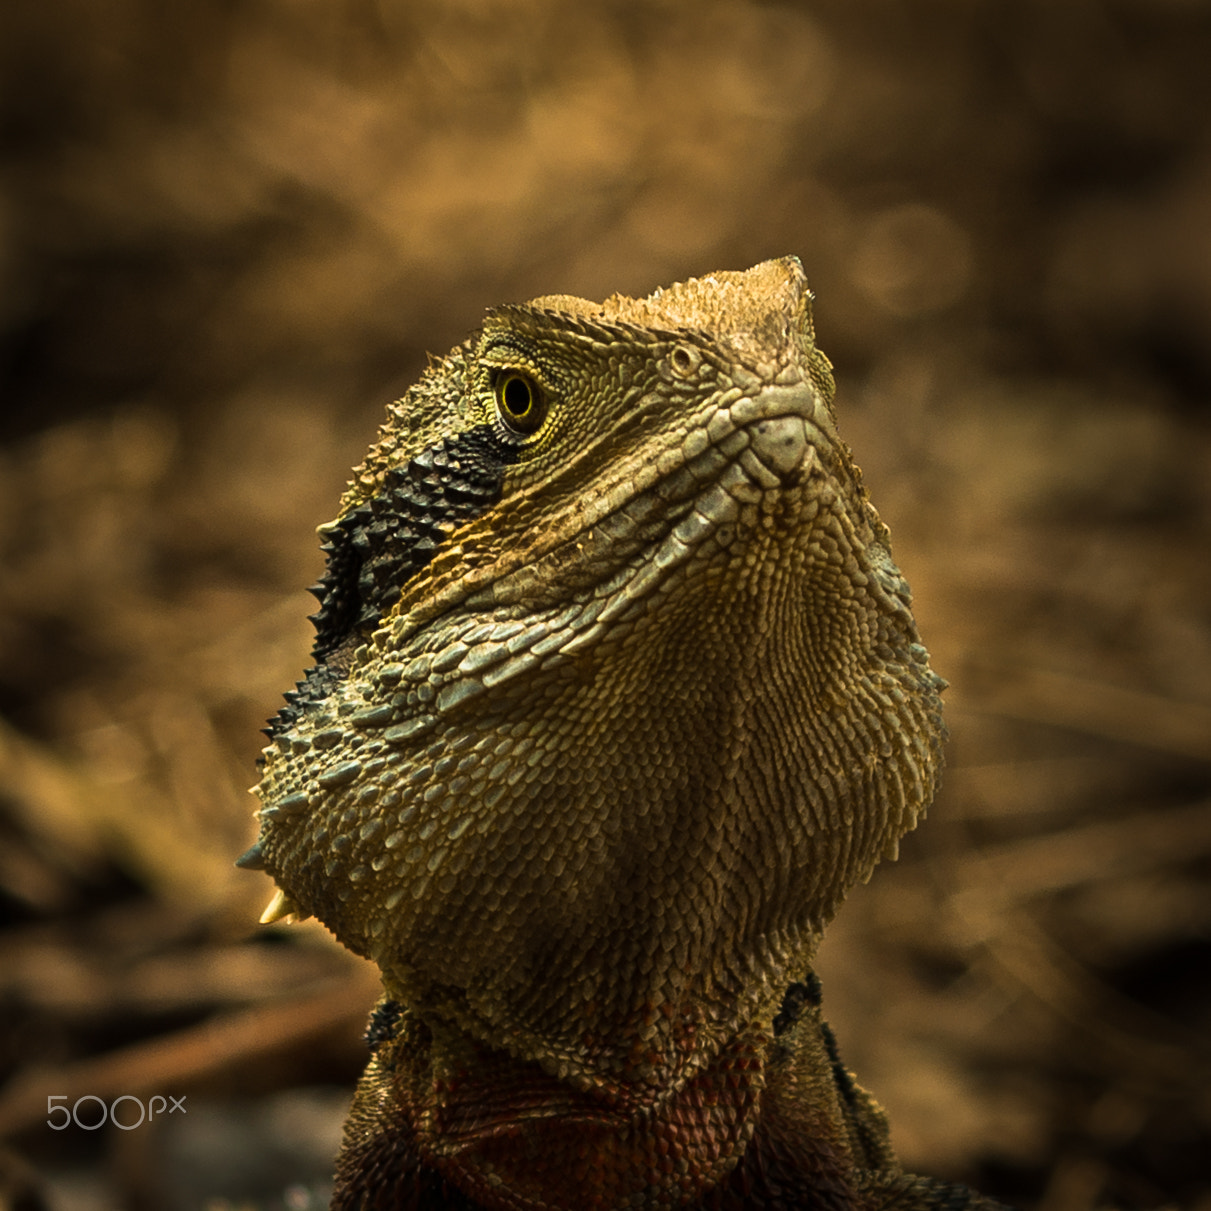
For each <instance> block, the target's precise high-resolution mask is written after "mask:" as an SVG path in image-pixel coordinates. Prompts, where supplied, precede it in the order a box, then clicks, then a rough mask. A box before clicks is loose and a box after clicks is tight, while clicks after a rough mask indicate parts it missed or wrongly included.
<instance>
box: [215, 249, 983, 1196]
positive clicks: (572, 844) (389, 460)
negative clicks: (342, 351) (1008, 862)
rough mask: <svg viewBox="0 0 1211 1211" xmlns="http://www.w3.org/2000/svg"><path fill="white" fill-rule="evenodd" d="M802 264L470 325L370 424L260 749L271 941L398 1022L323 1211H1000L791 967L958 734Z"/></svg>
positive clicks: (383, 1032) (359, 1098)
mask: <svg viewBox="0 0 1211 1211" xmlns="http://www.w3.org/2000/svg"><path fill="white" fill-rule="evenodd" d="M811 304H812V295H811V292H810V291H809V289H808V285H807V280H806V276H805V274H804V271H803V268H802V266H801V264H800V262H799V260H798V259H797V258H795V257H785V258H782V259H778V260H770V261H766V262H763V263H761V264H759V265H756V266H755V267H753V268H751V269H749V270H746V271H742V272H741V271H720V272H716V273H712V274H709V275H705V276H702V277H699V278H691V279H689V280H687V281H684V282H680V283H677V284H674V285H672V286H669V287H666V288H663V289H659V290H656V291H655V292H654V293H652V294H651V295H649V296H648V297H646V298H629V297H624V296H621V295H614V296H612V297H611V298H608V299H607V300H606V301H605V302H603V303H593V302H589V301H587V300H584V299H580V298H575V297H571V296H567V295H549V296H544V297H541V298H537V299H534V300H532V301H530V302H528V303H525V304H510V305H505V306H501V307H497V308H494V309H492V310H490V311H489V312H488V313H487V315H486V317H485V320H484V322H483V325H482V327H481V328H480V329H479V330H478V331H477V332H476V333H474V334H473V335H472V336H470V337H469V338H468V339H467V340H465V341H464V342H463V343H461V344H459V345H458V346H456V347H455V348H454V349H453V350H451V352H450V353H449V354H448V355H447V356H445V357H444V358H433V357H431V358H430V363H429V366H428V368H427V369H426V370H425V371H424V372H423V374H422V375H421V377H420V378H419V380H418V381H417V382H416V383H415V384H414V385H413V386H412V387H411V388H410V389H409V390H408V392H407V393H406V394H405V395H404V397H403V398H402V399H401V400H399V401H397V402H396V403H395V404H394V405H392V406H391V407H390V408H389V409H388V416H387V421H386V423H385V424H384V425H383V427H382V428H381V430H380V432H379V435H378V439H377V441H376V442H375V444H374V445H373V446H372V447H371V449H370V451H369V453H368V454H367V456H366V458H365V460H364V462H363V463H362V464H361V465H360V466H359V467H358V468H357V469H356V470H355V472H354V475H353V479H352V480H351V481H350V483H349V486H348V489H347V491H346V492H345V494H344V496H343V498H342V500H341V504H340V510H339V515H338V517H337V519H336V520H335V521H333V522H331V523H329V524H327V525H324V526H321V527H320V531H319V532H320V535H321V538H322V545H323V549H324V551H325V553H326V557H327V567H326V571H325V573H324V575H323V578H322V579H321V580H320V582H319V583H318V584H317V585H316V586H314V587H313V589H312V591H313V593H314V594H315V595H316V597H317V598H318V600H319V610H318V612H317V614H315V615H314V616H313V622H314V623H315V627H316V640H315V648H314V653H313V657H314V660H315V664H314V666H313V667H312V668H311V669H309V670H308V672H307V673H306V674H305V677H304V680H302V681H301V682H300V683H299V684H298V686H297V688H296V689H295V690H294V691H293V692H292V693H290V694H287V695H286V705H285V706H284V707H283V708H282V709H281V710H280V712H279V713H278V715H277V716H276V717H275V718H274V719H273V720H272V721H271V724H270V727H269V729H268V735H269V737H270V740H269V744H268V746H267V747H266V748H265V750H264V753H263V755H262V765H261V779H260V782H259V785H258V786H257V787H256V788H254V790H255V791H256V793H257V795H258V796H259V799H260V801H261V807H260V810H259V813H258V815H259V818H260V834H259V837H258V840H257V842H256V844H255V845H254V846H253V847H252V849H250V850H249V851H248V852H247V853H246V854H245V855H243V857H242V858H241V859H240V860H239V864H240V865H242V866H244V867H247V868H251V869H258V870H263V871H265V872H267V873H268V874H269V875H271V876H272V877H273V879H274V880H275V882H276V885H277V891H276V894H275V896H274V898H273V900H272V901H271V903H270V905H269V907H268V908H267V909H266V912H265V914H264V917H263V918H262V919H263V920H264V921H267V922H272V921H276V920H287V921H289V920H298V919H304V918H306V917H309V916H315V917H317V918H318V919H319V920H320V921H321V922H322V923H323V924H324V925H325V926H326V927H327V928H328V929H330V930H331V931H332V933H333V934H334V935H335V936H336V938H337V939H338V940H339V941H340V942H342V943H343V944H344V945H345V946H347V947H349V948H350V949H351V950H353V951H354V952H356V953H357V954H359V955H362V956H364V957H366V958H368V959H370V960H372V961H373V962H374V963H375V964H377V966H378V967H379V969H380V971H381V974H382V983H383V996H382V999H381V1001H380V1002H379V1005H378V1006H377V1008H376V1009H375V1011H374V1016H373V1017H372V1019H371V1025H370V1028H369V1030H368V1032H367V1041H368V1043H369V1045H370V1048H371V1051H372V1055H371V1059H370V1062H369V1065H368V1067H367V1070H366V1072H365V1074H364V1076H363V1077H362V1079H361V1081H360V1082H359V1085H358V1090H357V1093H356V1095H355V1100H354V1104H353V1108H352V1110H351V1112H350V1115H349V1118H348V1121H347V1123H346V1128H345V1138H344V1143H343V1146H342V1149H341V1153H340V1155H339V1157H338V1159H337V1172H336V1186H335V1193H334V1196H333V1203H332V1206H333V1207H334V1208H337V1209H338V1211H355V1209H360V1211H374V1209H386V1208H415V1209H417V1211H419V1209H421V1208H431V1207H450V1208H456V1209H457V1208H482V1209H485V1211H505V1209H509V1211H523V1209H524V1211H530V1209H542V1211H554V1209H557V1208H559V1209H563V1208H567V1209H578V1211H579V1209H594V1211H615V1209H621V1208H674V1207H695V1208H701V1209H703V1211H706V1209H715V1211H730V1209H731V1208H740V1207H745V1208H748V1207H753V1208H781V1207H810V1208H821V1209H830V1211H831V1209H834V1208H835V1209H838V1211H839V1209H841V1208H854V1209H856V1208H864V1209H865V1208H870V1209H873V1208H876V1207H884V1206H886V1207H892V1206H894V1207H897V1208H902V1209H906V1211H907V1209H913V1211H918V1209H919V1211H924V1209H926V1208H951V1209H956V1211H957V1209H958V1208H966V1207H970V1208H990V1207H994V1206H995V1205H996V1204H994V1203H992V1202H990V1201H988V1200H984V1199H982V1198H981V1197H980V1196H978V1195H976V1194H974V1193H972V1192H970V1191H969V1190H967V1188H966V1187H963V1186H957V1185H951V1184H948V1183H945V1182H942V1181H936V1180H932V1179H928V1178H921V1177H915V1176H913V1175H910V1174H906V1173H904V1172H903V1171H902V1170H901V1169H900V1167H899V1165H898V1164H897V1162H896V1159H895V1156H894V1154H893V1151H892V1149H891V1146H890V1143H889V1139H888V1129H887V1124H886V1120H885V1117H884V1115H883V1112H882V1111H881V1109H880V1108H879V1107H878V1105H877V1104H876V1103H875V1101H874V1100H873V1099H872V1098H871V1097H870V1096H869V1095H868V1094H867V1093H866V1092H865V1091H864V1090H863V1089H862V1088H861V1087H860V1086H858V1085H857V1084H856V1083H855V1080H854V1078H853V1076H852V1075H851V1074H850V1073H849V1072H848V1071H847V1070H846V1069H845V1067H844V1065H843V1064H842V1063H841V1061H840V1059H839V1057H838V1054H837V1048H836V1044H835V1040H834V1038H833V1036H832V1034H831V1032H830V1031H829V1029H828V1027H827V1025H826V1023H825V1021H824V1018H823V1017H822V1012H821V1004H820V990H819V982H818V980H817V979H816V977H815V975H814V973H813V970H812V962H813V957H814V955H815V953H816V950H817V948H818V946H819V943H820V939H821V936H822V933H823V930H824V928H825V926H826V925H827V923H828V922H829V920H830V919H831V918H832V916H833V915H834V913H835V912H836V911H837V909H838V907H839V905H840V903H841V901H842V899H843V898H844V896H845V894H846V892H847V891H848V890H849V889H850V888H851V887H852V886H853V885H854V884H855V883H857V882H858V881H861V880H865V879H867V878H869V876H870V874H871V872H872V870H873V868H874V867H875V865H876V864H877V863H878V862H879V861H880V860H881V859H884V858H891V857H894V856H895V855H896V853H897V851H898V844H899V839H900V837H901V836H902V834H904V833H905V832H906V831H908V830H909V829H911V828H913V827H914V825H915V824H916V822H917V821H918V819H919V818H920V816H921V815H922V813H923V812H924V811H925V810H926V808H927V806H928V805H929V803H930V801H931V800H932V798H933V795H934V791H935V788H936V786H937V783H938V779H939V775H940V769H941V765H942V745H943V740H944V734H945V728H944V724H943V721H942V713H941V691H942V689H943V688H944V686H945V682H944V681H943V680H942V679H941V678H940V677H939V676H938V675H937V674H936V673H935V672H934V671H933V670H932V669H931V667H930V665H929V658H928V653H927V651H926V649H925V647H924V646H922V644H921V641H920V638H919V636H918V632H917V628H916V625H915V622H914V618H913V614H912V610H911V595H910V591H909V588H908V585H907V583H906V582H905V580H904V578H903V576H902V575H901V573H900V571H899V570H898V568H897V567H896V565H895V563H894V562H893V560H892V556H891V548H890V541H889V535H888V530H887V527H886V526H885V525H884V523H883V522H882V521H881V520H880V518H879V516H878V514H877V513H876V512H875V509H874V507H873V506H872V504H871V502H870V499H869V496H868V493H867V491H866V489H865V487H864V485H863V481H862V477H861V473H860V471H859V469H858V468H857V466H856V465H855V463H854V461H853V457H852V454H851V452H850V450H849V448H848V447H847V445H846V444H845V442H844V441H843V440H842V439H841V437H840V435H839V433H838V430H837V418H836V410H835V405H834V380H833V375H832V366H831V363H830V362H829V361H828V359H827V358H826V357H825V355H824V354H823V353H822V352H821V351H820V350H819V348H818V347H817V344H816V337H815V330H814V325H813V318H812V307H811Z"/></svg>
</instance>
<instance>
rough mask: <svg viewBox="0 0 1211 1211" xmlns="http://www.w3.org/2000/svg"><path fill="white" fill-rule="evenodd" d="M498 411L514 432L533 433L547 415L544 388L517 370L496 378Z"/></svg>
mask: <svg viewBox="0 0 1211 1211" xmlns="http://www.w3.org/2000/svg"><path fill="white" fill-rule="evenodd" d="M496 411H497V414H498V415H499V416H500V419H501V420H502V421H504V423H505V424H506V425H507V426H508V427H509V428H510V429H512V430H513V432H514V433H523V434H524V433H533V432H534V431H535V430H536V429H537V428H538V427H539V426H540V425H541V424H542V422H543V421H544V420H546V416H547V405H546V401H545V400H544V399H543V394H542V388H541V387H539V385H538V384H537V383H536V382H535V381H534V380H533V379H531V378H527V377H526V376H525V375H524V374H518V373H517V372H516V371H509V372H507V373H504V374H502V375H501V376H500V377H499V378H498V379H497V380H496Z"/></svg>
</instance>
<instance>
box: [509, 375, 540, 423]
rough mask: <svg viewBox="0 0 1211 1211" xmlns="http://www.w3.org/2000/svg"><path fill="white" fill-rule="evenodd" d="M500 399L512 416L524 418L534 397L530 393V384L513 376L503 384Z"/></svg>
mask: <svg viewBox="0 0 1211 1211" xmlns="http://www.w3.org/2000/svg"><path fill="white" fill-rule="evenodd" d="M501 398H502V399H503V400H504V405H505V407H506V408H508V409H509V411H510V412H511V413H512V414H513V415H514V416H525V414H526V413H527V412H529V410H530V404H531V403H532V402H533V398H534V397H533V394H532V393H531V391H530V384H529V383H527V382H526V380H525V379H524V378H519V377H518V376H517V375H516V374H514V375H512V376H511V377H510V378H509V379H508V380H507V381H506V382H505V389H504V391H503V392H502V394H501Z"/></svg>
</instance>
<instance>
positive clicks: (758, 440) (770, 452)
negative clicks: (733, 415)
mask: <svg viewBox="0 0 1211 1211" xmlns="http://www.w3.org/2000/svg"><path fill="white" fill-rule="evenodd" d="M752 443H753V453H754V454H756V455H757V457H758V458H759V459H760V460H761V461H762V462H763V463H765V465H766V466H767V467H769V469H770V470H771V471H773V472H775V473H776V474H778V475H784V476H785V475H789V474H790V473H791V472H792V471H794V470H796V469H797V468H798V467H799V466H800V464H801V463H802V462H803V459H804V456H805V455H806V454H807V449H808V441H807V426H806V425H804V423H803V418H802V417H801V416H778V417H775V418H774V419H773V420H763V421H761V422H760V424H758V425H756V426H754V428H753V430H752Z"/></svg>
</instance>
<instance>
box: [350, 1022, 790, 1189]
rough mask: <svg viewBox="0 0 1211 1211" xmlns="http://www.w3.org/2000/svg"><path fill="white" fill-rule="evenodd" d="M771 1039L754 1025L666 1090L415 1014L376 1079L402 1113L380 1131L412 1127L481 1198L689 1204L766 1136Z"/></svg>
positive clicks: (386, 1049) (406, 1134) (408, 1132)
mask: <svg viewBox="0 0 1211 1211" xmlns="http://www.w3.org/2000/svg"><path fill="white" fill-rule="evenodd" d="M771 1041H772V1039H771V1035H770V1034H769V1033H768V1032H766V1031H765V1030H762V1029H760V1028H758V1027H755V1026H754V1027H750V1028H749V1029H748V1030H746V1031H742V1032H741V1033H740V1034H739V1035H738V1036H737V1037H736V1038H735V1039H733V1040H732V1042H731V1043H730V1045H729V1046H727V1047H726V1048H725V1049H724V1050H723V1051H721V1052H720V1053H719V1054H718V1055H717V1056H716V1057H715V1058H714V1060H713V1061H712V1063H711V1064H710V1065H709V1066H708V1067H706V1068H704V1069H701V1070H700V1071H698V1072H696V1073H695V1074H694V1075H693V1076H691V1077H689V1078H688V1079H687V1080H686V1081H685V1082H684V1083H682V1084H680V1085H679V1086H678V1087H676V1088H675V1089H673V1090H670V1091H667V1092H665V1093H664V1094H663V1095H662V1096H660V1097H659V1098H657V1099H656V1100H655V1101H653V1100H652V1099H651V1098H650V1097H648V1096H646V1095H645V1094H644V1093H643V1091H640V1090H629V1089H627V1088H626V1087H625V1086H623V1085H615V1086H613V1087H606V1086H604V1085H602V1086H599V1087H588V1088H578V1087H575V1086H573V1085H571V1084H569V1083H568V1082H566V1081H563V1080H560V1079H558V1078H557V1077H555V1076H552V1075H550V1074H549V1073H547V1072H545V1071H544V1070H543V1069H542V1068H541V1067H540V1066H539V1065H537V1064H535V1063H533V1062H530V1061H526V1060H520V1059H517V1058H515V1057H513V1056H511V1055H509V1054H508V1053H507V1052H504V1051H499V1050H492V1049H489V1048H487V1047H485V1046H483V1045H482V1044H480V1043H478V1042H476V1041H475V1040H473V1039H471V1038H469V1037H468V1036H466V1035H464V1034H462V1033H461V1032H459V1031H458V1030H456V1029H455V1028H454V1027H451V1026H450V1025H449V1024H448V1023H444V1022H437V1023H431V1024H426V1023H423V1022H421V1021H420V1020H419V1019H418V1018H416V1017H414V1016H412V1015H410V1014H404V1015H403V1016H402V1017H401V1019H400V1021H399V1026H398V1028H397V1029H396V1031H395V1032H394V1037H393V1038H392V1039H391V1040H390V1041H389V1042H387V1043H385V1044H384V1045H383V1046H382V1047H380V1049H379V1051H378V1053H377V1055H376V1057H375V1060H374V1062H373V1064H372V1066H371V1069H370V1070H369V1071H368V1072H367V1076H366V1078H364V1080H365V1081H367V1082H372V1083H375V1084H377V1086H378V1090H377V1093H378V1096H377V1097H375V1098H374V1099H373V1102H374V1103H375V1104H376V1105H377V1106H378V1107H380V1108H381V1111H382V1112H383V1113H384V1114H385V1115H386V1116H388V1117H389V1118H390V1119H392V1120H393V1127H392V1129H391V1130H389V1131H386V1132H383V1131H381V1130H380V1132H379V1133H378V1135H377V1139H378V1140H379V1142H380V1144H381V1143H385V1142H387V1140H389V1139H395V1140H397V1141H398V1140H399V1139H400V1138H401V1137H403V1138H409V1139H410V1143H411V1145H412V1147H414V1148H415V1152H416V1154H417V1155H418V1157H419V1160H420V1162H421V1163H422V1164H423V1165H426V1166H428V1167H430V1168H432V1169H434V1170H436V1171H437V1172H439V1173H440V1174H441V1175H442V1177H443V1178H445V1179H446V1180H447V1181H448V1182H449V1183H450V1184H451V1185H452V1186H454V1187H455V1188H456V1189H458V1190H460V1191H462V1192H463V1193H464V1194H466V1195H468V1196H469V1197H470V1198H471V1199H472V1200H473V1202H474V1203H475V1205H476V1206H480V1207H483V1208H485V1209H490V1211H498V1209H499V1211H505V1209H508V1211H530V1209H531V1208H533V1209H535V1211H537V1209H539V1208H541V1209H542V1211H556V1209H558V1208H568V1209H569V1211H574V1209H575V1211H594V1209H598V1208H600V1209H602V1211H605V1209H607V1208H614V1207H622V1206H639V1205H643V1206H649V1205H651V1206H656V1205H662V1206H663V1205H668V1206H684V1205H686V1204H687V1203H690V1202H693V1201H694V1200H696V1199H697V1198H698V1197H700V1196H701V1194H702V1193H703V1192H704V1191H706V1190H708V1189H710V1188H712V1187H714V1186H716V1185H718V1184H719V1183H720V1181H722V1180H723V1179H724V1178H725V1177H726V1175H727V1174H728V1173H729V1172H730V1171H731V1170H732V1169H733V1168H734V1167H735V1165H736V1163H737V1162H738V1161H739V1159H740V1157H741V1156H742V1154H743V1153H744V1151H745V1149H746V1147H747V1146H748V1144H749V1142H750V1140H751V1139H752V1136H753V1133H754V1131H755V1129H756V1126H757V1120H758V1116H759V1112H760V1104H761V1094H762V1090H763V1089H764V1085H765V1064H766V1058H767V1056H768V1053H769V1049H770V1045H771ZM359 1101H363V1104H365V1101H364V1100H363V1098H362V1097H361V1096H360V1094H359ZM380 1126H382V1124H380ZM396 1146H398V1145H396ZM363 1164H364V1162H363Z"/></svg>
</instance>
